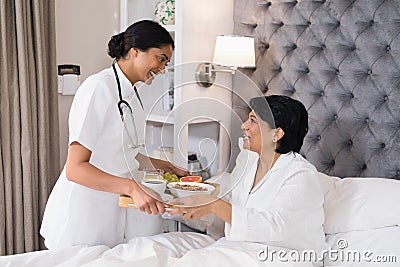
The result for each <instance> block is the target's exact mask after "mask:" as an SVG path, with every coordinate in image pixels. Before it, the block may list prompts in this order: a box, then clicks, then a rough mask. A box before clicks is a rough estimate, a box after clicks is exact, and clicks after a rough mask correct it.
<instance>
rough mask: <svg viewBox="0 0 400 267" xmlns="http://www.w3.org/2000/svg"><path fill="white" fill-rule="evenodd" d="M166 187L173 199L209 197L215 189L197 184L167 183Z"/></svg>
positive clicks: (207, 185) (211, 186)
mask: <svg viewBox="0 0 400 267" xmlns="http://www.w3.org/2000/svg"><path fill="white" fill-rule="evenodd" d="M167 187H168V188H169V191H170V192H171V194H172V195H173V196H175V197H187V196H192V195H210V194H211V193H212V192H213V191H214V190H215V187H214V186H213V185H211V184H205V183H198V182H172V183H169V184H168V185H167Z"/></svg>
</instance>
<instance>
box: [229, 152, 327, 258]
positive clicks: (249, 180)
mask: <svg viewBox="0 0 400 267" xmlns="http://www.w3.org/2000/svg"><path fill="white" fill-rule="evenodd" d="M257 162H258V154H257V153H255V152H252V151H249V150H242V151H241V153H240V154H239V156H238V158H237V160H236V167H235V169H234V170H233V172H232V175H231V180H232V182H234V183H235V182H236V183H237V185H236V186H235V187H234V188H233V190H232V197H231V201H230V202H231V204H232V224H229V223H226V224H225V235H226V240H228V241H248V242H257V243H264V244H268V245H272V246H279V247H286V248H290V249H297V250H304V249H313V250H315V251H317V252H319V251H320V250H322V249H326V243H325V235H324V232H323V223H324V210H323V202H324V195H323V191H322V188H321V185H320V182H319V181H318V176H317V170H316V169H315V167H314V166H313V165H312V164H310V163H309V162H308V161H307V160H305V159H304V158H303V157H302V156H301V155H300V154H298V153H294V152H290V153H287V154H282V155H281V156H280V157H279V158H278V160H277V161H276V163H275V164H274V166H273V167H272V168H271V170H270V171H269V172H268V173H267V174H266V175H265V176H264V177H263V178H262V179H261V180H260V182H259V183H258V184H257V185H256V186H255V187H254V188H253V189H252V186H253V182H254V178H255V173H256V170H257Z"/></svg>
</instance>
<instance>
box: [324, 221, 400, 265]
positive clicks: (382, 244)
mask: <svg viewBox="0 0 400 267" xmlns="http://www.w3.org/2000/svg"><path fill="white" fill-rule="evenodd" d="M399 240H400V227H399V226H392V227H384V228H379V229H373V230H366V231H352V232H347V233H338V234H332V235H327V242H328V244H329V245H330V247H331V248H332V249H333V250H338V251H343V252H340V254H338V255H340V257H342V254H341V253H345V254H343V255H344V256H343V257H342V258H343V260H336V256H334V257H335V258H334V260H331V259H330V258H329V257H327V258H326V259H325V266H331V265H332V266H346V267H372V266H376V267H395V266H396V267H397V266H400V241H399ZM338 243H339V244H340V245H341V246H344V247H345V248H343V249H339V248H338ZM349 251H356V252H357V254H358V252H359V253H361V257H360V261H358V259H357V258H355V257H353V256H352V255H351V254H350V255H349V256H347V252H349ZM363 253H367V254H366V255H365V257H364V256H363ZM353 259H355V260H353Z"/></svg>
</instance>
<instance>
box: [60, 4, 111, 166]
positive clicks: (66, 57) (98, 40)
mask: <svg viewBox="0 0 400 267" xmlns="http://www.w3.org/2000/svg"><path fill="white" fill-rule="evenodd" d="M118 32H119V0H84V1H81V0H56V44H57V65H59V64H76V65H80V66H81V82H82V81H84V80H85V79H86V78H87V77H88V76H90V75H91V74H94V73H96V72H98V71H100V70H102V69H104V68H106V67H108V66H110V64H111V62H112V61H111V58H110V57H109V56H108V55H107V44H108V41H109V40H110V37H111V36H112V35H114V34H116V33H118ZM72 99H73V96H63V95H61V94H59V96H58V104H59V120H60V122H59V129H60V163H61V166H64V164H65V160H66V157H67V148H68V113H69V109H70V106H71V103H72Z"/></svg>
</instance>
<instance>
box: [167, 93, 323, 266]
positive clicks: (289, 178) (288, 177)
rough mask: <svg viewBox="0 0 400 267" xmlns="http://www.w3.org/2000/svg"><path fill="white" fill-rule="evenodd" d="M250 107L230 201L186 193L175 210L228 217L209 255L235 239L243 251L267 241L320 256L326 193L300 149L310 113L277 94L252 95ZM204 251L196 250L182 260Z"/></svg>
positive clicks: (193, 216) (189, 215)
mask: <svg viewBox="0 0 400 267" xmlns="http://www.w3.org/2000/svg"><path fill="white" fill-rule="evenodd" d="M250 106H251V109H252V111H251V112H250V113H249V117H248V119H247V121H246V122H244V123H243V124H242V130H243V132H244V136H245V138H244V140H245V142H244V148H247V149H243V150H242V151H241V152H240V154H239V156H238V158H237V161H236V167H235V169H234V170H233V172H232V174H231V177H230V179H232V184H236V186H235V187H234V188H233V190H232V196H231V199H230V201H229V202H228V201H225V200H222V199H215V198H213V197H212V196H209V195H207V196H201V197H199V196H196V197H187V198H181V199H177V200H175V201H176V202H175V203H179V204H183V205H187V206H191V207H181V208H176V209H175V210H173V211H171V212H170V214H183V219H191V220H195V219H199V218H202V217H203V216H205V215H208V214H214V215H216V216H217V217H219V218H220V219H222V220H223V221H225V236H226V237H225V238H222V239H220V240H219V241H217V242H216V243H215V244H214V245H212V248H211V247H208V248H207V253H206V255H208V252H210V253H211V252H212V250H213V249H215V248H216V247H221V246H222V247H226V246H228V247H229V244H236V245H235V246H237V242H232V241H238V242H241V243H240V244H241V245H240V248H241V249H240V250H243V249H247V248H248V249H250V250H255V251H256V250H259V249H260V248H261V247H260V245H263V246H265V245H268V246H269V247H271V246H275V247H280V248H282V247H283V248H286V249H288V250H290V249H292V250H297V251H303V250H314V251H315V252H316V253H317V256H319V255H320V252H321V250H323V249H326V243H325V236H324V232H323V223H324V211H323V199H324V196H323V192H322V189H321V186H320V184H319V181H318V178H317V175H316V173H317V170H316V169H315V167H314V166H313V165H312V164H310V163H309V162H308V161H307V160H305V159H304V158H303V157H302V156H301V155H300V154H298V153H299V151H300V148H301V146H302V144H303V139H304V137H305V135H306V133H307V130H308V113H307V111H306V109H305V107H304V106H303V104H302V103H300V102H299V101H297V100H294V99H292V98H290V97H286V96H278V95H272V96H266V97H256V98H253V99H252V100H251V101H250ZM205 202H208V203H209V204H204V203H205ZM248 242H251V243H248ZM255 244H257V245H258V246H255ZM199 253H200V254H199ZM204 253H205V251H204V249H202V252H199V251H196V250H192V251H190V252H189V253H188V254H186V255H185V256H184V257H183V258H181V260H180V262H182V264H183V263H184V262H186V260H185V259H184V258H188V259H187V260H189V258H190V260H193V259H192V258H193V257H196V254H198V255H199V256H200V255H201V254H204ZM238 253H239V251H238ZM207 258H208V257H207ZM205 260H207V259H202V263H203V264H204V261H205ZM316 265H319V264H316Z"/></svg>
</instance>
